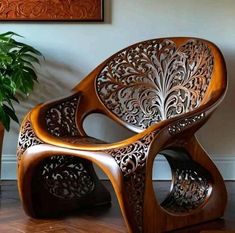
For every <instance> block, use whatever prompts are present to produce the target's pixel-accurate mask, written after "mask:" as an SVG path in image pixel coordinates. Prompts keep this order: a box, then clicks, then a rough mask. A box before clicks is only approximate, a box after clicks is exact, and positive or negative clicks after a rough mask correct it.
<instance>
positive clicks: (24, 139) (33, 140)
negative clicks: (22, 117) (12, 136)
mask: <svg viewBox="0 0 235 233" xmlns="http://www.w3.org/2000/svg"><path fill="white" fill-rule="evenodd" d="M39 144H43V141H41V140H40V139H39V138H38V137H37V136H36V134H35V132H34V130H33V129H32V126H31V123H30V121H29V120H26V121H25V123H24V124H23V126H22V128H21V132H20V135H19V139H18V147H17V158H18V160H20V159H21V155H22V154H23V153H24V152H25V150H26V149H28V148H29V147H31V146H35V145H39Z"/></svg>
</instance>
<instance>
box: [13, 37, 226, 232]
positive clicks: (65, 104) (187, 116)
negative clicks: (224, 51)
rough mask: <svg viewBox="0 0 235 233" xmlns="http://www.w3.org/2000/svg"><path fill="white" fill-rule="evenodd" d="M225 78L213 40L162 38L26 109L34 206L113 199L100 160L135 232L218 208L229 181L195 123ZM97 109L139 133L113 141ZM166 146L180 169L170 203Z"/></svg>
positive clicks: (29, 197)
mask: <svg viewBox="0 0 235 233" xmlns="http://www.w3.org/2000/svg"><path fill="white" fill-rule="evenodd" d="M226 86H227V81H226V67H225V62H224V59H223V57H222V55H221V53H220V51H219V49H218V48H217V47H216V46H215V45H214V44H213V43H211V42H209V41H206V40H202V39H197V38H163V39H154V40H148V41H144V42H140V43H137V44H134V45H132V46H130V47H127V48H125V49H123V50H121V51H119V52H118V53H116V54H114V55H113V56H111V57H110V58H108V59H107V60H106V61H104V62H103V63H102V64H101V65H99V66H98V67H97V68H96V69H95V70H94V71H93V72H91V73H90V74H89V75H88V76H87V77H86V78H85V79H84V80H83V81H82V82H81V83H80V84H78V85H77V86H76V87H75V88H74V89H73V90H72V94H71V95H70V96H68V97H66V98H62V99H59V100H56V101H52V102H47V103H45V104H41V105H39V106H37V107H35V108H34V109H33V110H32V111H31V112H30V113H29V114H28V115H27V116H26V117H25V119H24V121H23V123H22V126H21V132H20V136H19V145H18V151H17V153H18V161H19V162H18V187H19V192H20V196H21V200H22V202H23V206H24V209H25V211H26V213H27V214H28V215H29V216H31V217H36V218H37V217H39V218H41V217H48V216H50V217H51V216H56V215H57V214H59V213H65V212H68V211H72V210H74V209H78V208H87V207H95V206H97V205H101V204H105V203H109V202H110V201H111V200H110V194H109V193H108V191H107V190H106V189H105V187H104V186H103V185H102V184H101V182H100V181H99V179H98V178H97V176H96V174H95V172H94V169H93V166H92V163H94V164H96V165H98V167H100V168H101V169H102V170H103V171H104V172H105V173H106V174H107V176H108V177H109V179H110V181H111V183H112V185H113V188H114V191H115V193H116V195H117V199H118V202H119V205H120V208H121V211H122V214H123V217H124V219H125V222H126V225H127V228H128V232H132V233H140V232H144V233H156V232H163V231H169V230H173V229H176V228H181V227H185V226H188V225H192V224H197V223H200V222H204V221H208V220H212V219H216V218H219V217H220V216H222V215H223V213H224V209H225V205H226V201H227V193H226V189H225V185H224V182H223V179H222V177H221V175H220V173H219V172H218V170H217V168H216V166H215V165H214V163H213V162H212V161H211V159H210V158H209V156H208V155H207V153H206V152H205V151H204V149H203V148H202V147H201V145H200V144H199V143H198V141H197V139H196V137H195V132H196V131H197V130H198V129H199V128H200V127H201V126H202V125H203V124H204V123H205V122H206V121H207V120H208V119H209V117H210V116H211V114H212V113H213V111H214V110H215V109H216V107H217V106H218V104H219V103H220V102H221V100H222V99H223V96H224V94H225V91H226ZM91 113H101V114H104V115H106V116H108V117H110V118H111V119H113V120H114V121H116V122H118V123H120V124H121V125H123V126H124V127H126V128H128V129H130V130H132V131H134V132H136V134H135V135H134V136H132V137H130V138H128V139H126V140H123V141H120V142H115V143H110V144H108V143H105V142H103V141H100V140H98V139H95V138H92V137H89V136H87V135H86V133H85V131H84V129H83V120H84V118H85V117H86V116H87V115H89V114H91ZM215 133H216V131H215ZM159 153H160V154H163V155H164V156H165V157H166V159H167V160H168V162H169V165H170V167H171V170H172V177H173V179H172V187H171V190H170V191H169V195H168V196H167V198H166V199H165V200H164V201H163V202H162V203H159V202H158V200H157V199H156V198H155V193H154V190H153V185H152V172H153V162H154V159H155V158H156V156H157V155H158V154H159Z"/></svg>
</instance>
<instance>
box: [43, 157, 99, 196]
mask: <svg viewBox="0 0 235 233" xmlns="http://www.w3.org/2000/svg"><path fill="white" fill-rule="evenodd" d="M39 170H40V176H39V177H40V181H41V183H42V185H43V186H44V188H45V189H46V190H48V191H49V193H51V194H52V195H53V196H56V197H58V198H61V199H66V200H71V199H80V198H82V197H84V196H86V195H88V194H90V193H91V192H92V191H93V190H94V188H95V182H94V180H93V178H92V176H91V175H90V174H89V171H88V170H87V169H86V166H85V163H84V161H82V159H79V158H77V157H73V156H59V155H58V156H51V157H50V158H48V159H45V160H44V161H43V162H42V164H41V166H40V169H39Z"/></svg>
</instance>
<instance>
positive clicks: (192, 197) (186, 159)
mask: <svg viewBox="0 0 235 233" xmlns="http://www.w3.org/2000/svg"><path fill="white" fill-rule="evenodd" d="M172 152H173V153H172ZM160 154H163V155H164V156H165V157H166V158H167V160H168V162H169V164H170V167H171V170H172V177H173V179H172V187H171V190H170V192H169V195H168V196H167V197H166V199H165V200H164V201H163V202H162V203H161V204H160V203H158V201H157V200H156V198H154V199H155V200H154V199H153V195H154V191H153V187H152V180H151V176H150V175H149V174H148V178H147V182H146V190H145V199H144V200H145V204H144V219H143V222H144V230H143V232H144V233H161V232H165V231H170V230H175V229H178V228H182V227H186V226H190V225H194V224H198V223H202V222H205V221H209V220H213V219H217V218H219V217H221V216H223V214H224V210H225V206H226V201H227V193H226V188H225V185H224V182H223V179H222V177H221V175H220V173H219V172H218V170H217V168H216V166H215V165H214V163H213V162H212V161H211V160H210V158H209V157H208V155H207V154H206V152H205V151H204V150H203V149H202V147H201V146H200V144H199V143H198V142H197V140H196V139H195V138H194V137H192V138H191V139H188V140H187V141H182V139H181V142H177V143H175V144H174V145H171V150H165V151H162V152H160ZM146 171H148V170H146ZM146 195H148V196H146Z"/></svg>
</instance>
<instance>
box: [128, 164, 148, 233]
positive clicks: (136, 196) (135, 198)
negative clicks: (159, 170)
mask: <svg viewBox="0 0 235 233" xmlns="http://www.w3.org/2000/svg"><path fill="white" fill-rule="evenodd" d="M124 182H125V187H126V191H127V193H128V195H127V198H128V202H129V205H130V207H131V209H132V211H133V213H134V218H135V222H136V224H137V226H138V230H139V232H138V233H141V232H143V207H144V189H145V167H140V168H138V169H137V170H136V171H135V172H134V173H133V174H132V175H130V176H126V177H125V178H124Z"/></svg>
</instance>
